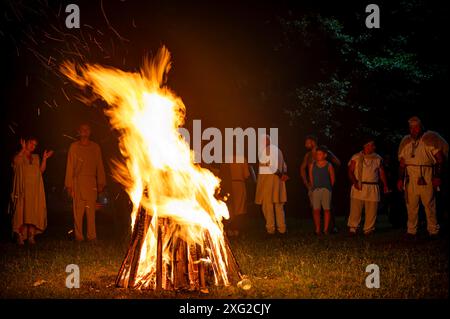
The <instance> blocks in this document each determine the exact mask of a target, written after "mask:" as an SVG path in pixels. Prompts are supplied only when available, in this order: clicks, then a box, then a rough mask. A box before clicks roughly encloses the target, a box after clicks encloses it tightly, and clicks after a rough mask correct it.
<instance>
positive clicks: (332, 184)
mask: <svg viewBox="0 0 450 319" xmlns="http://www.w3.org/2000/svg"><path fill="white" fill-rule="evenodd" d="M328 172H329V173H330V181H331V186H332V187H333V186H334V183H335V182H336V176H335V174H334V167H333V165H328Z"/></svg>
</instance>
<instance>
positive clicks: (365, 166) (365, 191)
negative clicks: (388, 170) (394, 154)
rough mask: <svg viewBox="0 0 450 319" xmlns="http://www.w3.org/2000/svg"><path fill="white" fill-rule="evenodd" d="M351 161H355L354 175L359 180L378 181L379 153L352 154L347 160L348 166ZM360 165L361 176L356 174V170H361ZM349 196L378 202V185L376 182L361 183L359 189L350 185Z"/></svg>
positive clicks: (380, 161) (380, 159)
mask: <svg viewBox="0 0 450 319" xmlns="http://www.w3.org/2000/svg"><path fill="white" fill-rule="evenodd" d="M352 161H354V162H355V176H356V179H358V181H359V182H369V183H378V181H379V178H380V168H381V164H382V158H381V156H380V155H378V154H376V153H373V154H369V155H364V154H363V153H362V152H360V153H357V154H355V155H353V156H352V158H351V160H350V161H349V162H348V165H349V166H350V164H351V162H352ZM360 165H362V176H358V175H359V174H358V172H361V166H360ZM350 197H351V198H355V199H359V200H364V201H369V202H379V201H380V187H379V185H378V184H361V190H358V189H356V187H355V186H353V185H352V189H351V192H350Z"/></svg>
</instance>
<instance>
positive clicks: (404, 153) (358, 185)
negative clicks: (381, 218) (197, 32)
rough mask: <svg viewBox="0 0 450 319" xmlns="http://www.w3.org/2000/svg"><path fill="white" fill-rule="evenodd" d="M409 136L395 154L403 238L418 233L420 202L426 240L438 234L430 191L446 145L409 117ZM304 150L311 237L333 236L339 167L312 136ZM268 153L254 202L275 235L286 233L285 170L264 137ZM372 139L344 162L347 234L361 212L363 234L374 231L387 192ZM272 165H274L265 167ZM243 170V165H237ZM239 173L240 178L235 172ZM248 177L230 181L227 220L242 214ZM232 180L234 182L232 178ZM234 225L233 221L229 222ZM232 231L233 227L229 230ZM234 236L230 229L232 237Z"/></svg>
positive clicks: (353, 232)
mask: <svg viewBox="0 0 450 319" xmlns="http://www.w3.org/2000/svg"><path fill="white" fill-rule="evenodd" d="M408 124H409V133H410V134H409V135H407V136H405V137H404V138H403V140H402V141H401V143H400V146H399V150H398V160H399V163H400V164H399V175H398V180H397V185H396V186H397V188H398V191H399V192H403V193H404V195H405V196H404V197H405V203H406V208H407V211H408V220H407V234H406V235H407V237H408V238H415V236H416V234H417V229H418V216H419V206H420V202H421V203H422V205H423V206H424V209H425V213H426V220H427V230H428V233H429V235H430V236H431V237H434V236H436V235H437V234H438V233H439V225H438V222H437V216H436V215H437V214H436V197H435V192H436V191H438V190H439V187H440V185H441V178H442V171H443V164H444V161H445V159H446V158H447V156H448V144H447V142H446V141H445V140H444V139H443V138H442V137H441V136H440V135H439V134H438V133H436V132H433V131H425V129H424V126H423V125H422V122H421V120H420V119H419V118H418V117H416V116H415V117H412V118H410V119H409V120H408ZM305 147H306V148H307V150H308V152H307V153H306V155H305V156H304V159H303V162H302V164H301V166H300V176H301V178H302V181H303V183H304V185H305V187H306V188H307V190H308V196H309V202H310V205H311V208H312V217H313V221H314V226H315V234H317V235H322V234H329V233H331V232H336V225H335V219H334V214H333V210H332V204H331V202H332V201H331V198H332V193H333V186H334V184H335V180H336V174H335V170H336V169H337V168H339V167H340V166H341V162H340V160H339V159H338V158H337V157H336V155H334V154H333V153H332V152H331V151H330V150H329V149H328V148H327V147H326V146H320V145H319V144H318V140H317V138H316V137H315V136H314V135H309V136H307V137H306V140H305ZM263 151H265V152H267V153H268V154H269V153H270V154H271V155H270V158H269V160H268V161H267V162H261V161H260V162H259V171H258V178H257V186H256V196H255V203H256V204H258V205H261V206H262V212H263V215H264V218H265V222H266V231H267V233H268V234H269V235H273V234H275V233H276V232H278V233H279V234H281V235H283V234H285V233H286V229H287V228H286V221H285V213H284V208H283V207H284V204H285V203H286V201H287V195H286V185H285V182H286V180H287V179H288V176H287V166H286V162H285V161H284V158H283V154H282V152H281V150H280V149H279V148H278V147H277V146H275V145H273V144H271V143H270V139H267V142H266V148H265V150H263ZM375 151H376V145H375V139H374V138H372V137H368V138H366V139H365V140H364V141H363V143H362V144H361V150H360V151H359V152H357V153H356V154H354V155H353V156H352V157H351V159H350V161H349V162H348V168H347V172H348V178H349V180H350V182H351V190H350V212H349V214H348V221H347V226H348V234H349V235H350V236H355V235H356V234H357V232H358V229H359V228H360V223H361V220H362V215H363V212H364V214H365V216H364V217H365V218H364V225H363V227H362V232H363V233H364V234H365V235H370V234H372V233H373V232H374V230H375V224H376V218H377V212H378V207H379V203H380V200H381V193H384V194H388V193H390V192H391V191H392V190H391V189H389V185H388V181H387V179H386V173H385V169H384V165H383V159H382V157H381V156H380V155H378V154H377V153H376V152H375ZM273 163H277V167H270V166H271V165H274V164H273ZM233 165H234V164H228V166H227V169H228V170H229V171H234V170H236V171H237V172H239V171H245V172H247V171H248V169H247V168H244V169H242V168H237V167H236V168H233ZM241 167H242V164H241ZM238 175H239V174H238ZM248 176H249V174H248V173H245V174H241V175H239V176H238V177H233V183H236V184H240V185H241V186H240V187H239V188H236V187H235V188H230V194H231V196H230V198H231V201H232V203H233V198H239V199H240V200H239V203H240V204H239V205H237V206H236V205H235V204H233V205H231V206H230V205H229V208H230V209H229V210H230V215H231V219H232V220H233V218H236V217H235V216H239V215H242V214H244V213H245V212H246V208H245V204H244V203H245V201H244V200H242V198H245V187H244V185H245V179H246V178H248ZM234 178H235V179H234ZM322 210H323V216H324V218H323V228H322V227H321V226H322V225H321V224H322V223H321V211H322ZM231 225H234V228H235V227H236V223H234V224H233V223H231ZM231 228H233V226H232V227H231ZM233 233H236V230H233V229H232V232H231V234H233Z"/></svg>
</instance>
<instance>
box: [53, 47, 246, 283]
mask: <svg viewBox="0 0 450 319" xmlns="http://www.w3.org/2000/svg"><path fill="white" fill-rule="evenodd" d="M170 67H171V63H170V53H169V51H168V50H167V49H166V48H164V47H163V48H162V49H161V50H160V51H159V52H158V54H157V55H156V57H155V58H154V59H147V60H145V61H144V65H143V68H142V69H141V71H140V72H139V73H128V72H124V71H121V70H117V69H113V68H107V67H102V66H98V65H87V66H83V67H76V66H75V65H74V64H73V63H70V62H66V63H64V64H63V65H62V67H61V71H62V73H63V74H65V75H66V76H67V77H68V78H70V79H71V80H72V81H73V82H74V83H76V84H77V85H78V86H80V87H85V86H90V87H92V89H93V92H94V93H95V94H96V95H98V96H101V97H102V98H103V99H104V100H105V101H106V102H107V103H108V105H109V108H108V109H107V110H106V111H105V113H106V114H107V116H108V117H109V119H110V122H111V125H112V126H113V128H114V129H116V130H118V131H119V132H120V150H121V153H122V155H123V157H124V158H125V163H119V162H115V168H114V170H113V176H114V177H115V178H116V180H118V181H119V182H121V183H122V184H123V185H124V187H125V188H126V190H127V192H128V194H129V196H130V198H131V201H132V203H133V211H132V225H133V226H132V227H133V236H132V237H133V238H132V242H131V245H130V249H129V252H128V254H127V256H126V258H125V260H124V263H123V265H122V268H121V271H120V273H119V277H118V282H117V283H118V285H119V286H124V287H140V288H151V289H155V288H156V289H158V288H162V289H171V288H180V287H184V288H190V289H195V288H199V285H200V288H201V286H202V285H203V283H204V280H203V282H202V278H201V277H202V276H204V273H205V267H206V266H208V265H209V266H210V267H208V268H209V269H210V270H211V269H212V271H210V273H212V275H213V278H214V282H215V284H220V283H221V284H224V285H228V284H229V283H230V280H233V276H235V274H238V277H240V274H239V271H238V268H237V264H236V262H235V260H234V258H233V256H232V254H231V250H230V249H229V247H228V243H227V242H226V240H225V238H224V235H223V226H222V222H221V221H222V218H228V210H227V207H226V204H225V203H224V202H223V201H220V200H218V199H216V197H215V196H214V195H215V193H216V190H217V188H218V187H219V183H220V180H219V179H218V178H217V177H215V176H214V175H213V174H212V173H211V172H210V171H209V170H207V169H204V168H201V167H200V166H198V165H196V164H194V154H193V152H192V151H191V150H190V148H189V145H188V144H187V143H186V142H185V140H184V139H183V138H182V136H181V135H180V134H179V131H178V128H179V127H180V126H182V125H183V123H184V116H185V106H184V104H183V102H182V100H181V99H180V98H179V97H178V96H176V94H175V93H174V92H172V91H171V90H170V89H169V88H167V86H165V85H164V79H165V76H166V74H167V72H168V71H169V70H170ZM84 101H85V102H88V100H87V99H86V98H84ZM183 260H184V261H185V263H183ZM180 267H181V268H180ZM202 271H203V273H202ZM230 271H232V272H234V273H235V274H233V275H231V274H230ZM177 274H181V275H177ZM207 274H208V273H206V275H207ZM182 277H183V278H182ZM199 278H200V279H199ZM237 279H239V278H237ZM183 281H184V282H185V283H184V284H182V283H181V284H180V282H183ZM158 286H159V287H158Z"/></svg>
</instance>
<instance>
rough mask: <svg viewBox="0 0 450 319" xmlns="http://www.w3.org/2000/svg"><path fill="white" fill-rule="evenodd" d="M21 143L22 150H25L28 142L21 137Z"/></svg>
mask: <svg viewBox="0 0 450 319" xmlns="http://www.w3.org/2000/svg"><path fill="white" fill-rule="evenodd" d="M20 145H21V146H22V152H23V151H25V148H26V145H27V144H26V142H25V140H24V139H23V138H21V139H20Z"/></svg>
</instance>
